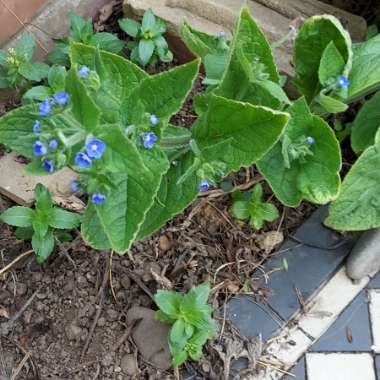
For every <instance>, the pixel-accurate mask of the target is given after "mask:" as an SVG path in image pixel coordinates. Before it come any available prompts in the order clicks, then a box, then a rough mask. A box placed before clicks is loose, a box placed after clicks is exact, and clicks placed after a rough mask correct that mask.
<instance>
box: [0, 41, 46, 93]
mask: <svg viewBox="0 0 380 380" xmlns="http://www.w3.org/2000/svg"><path fill="white" fill-rule="evenodd" d="M35 50H36V44H35V39H34V37H33V36H32V35H30V34H25V35H23V36H22V37H21V38H20V40H19V41H17V43H16V46H15V48H10V49H8V50H7V51H4V50H0V88H17V89H20V90H22V91H23V90H24V89H26V88H28V87H29V86H30V85H31V83H32V82H40V81H41V80H42V79H44V78H46V76H47V75H48V71H49V66H48V65H46V64H45V63H41V62H32V58H33V55H34V52H35Z"/></svg>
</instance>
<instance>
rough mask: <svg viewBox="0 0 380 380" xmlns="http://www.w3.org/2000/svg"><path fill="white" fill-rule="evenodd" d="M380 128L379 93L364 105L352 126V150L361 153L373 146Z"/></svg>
mask: <svg viewBox="0 0 380 380" xmlns="http://www.w3.org/2000/svg"><path fill="white" fill-rule="evenodd" d="M379 128H380V92H377V93H376V94H375V95H374V96H373V97H372V98H371V99H369V100H367V101H366V102H365V103H364V105H363V106H362V107H361V109H360V111H359V113H358V114H357V115H356V117H355V120H354V122H353V124H352V126H351V146H352V149H353V150H354V151H355V152H356V153H359V152H362V151H364V150H365V149H367V148H368V147H370V146H371V145H373V144H374V142H375V136H376V132H377V131H378V130H379Z"/></svg>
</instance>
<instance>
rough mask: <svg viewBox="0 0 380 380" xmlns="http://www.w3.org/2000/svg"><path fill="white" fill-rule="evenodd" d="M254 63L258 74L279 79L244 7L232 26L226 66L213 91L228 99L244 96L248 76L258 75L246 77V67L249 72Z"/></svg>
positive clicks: (263, 43) (259, 33) (265, 46)
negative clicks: (260, 70)
mask: <svg viewBox="0 0 380 380" xmlns="http://www.w3.org/2000/svg"><path fill="white" fill-rule="evenodd" d="M258 65H261V66H262V68H263V72H261V73H260V74H261V75H263V74H265V75H266V77H267V78H266V79H269V80H271V81H272V82H275V83H278V82H279V79H280V78H279V75H278V72H277V69H276V65H275V63H274V58H273V54H272V51H271V48H270V45H269V43H268V41H267V40H266V38H265V36H264V34H263V32H262V31H261V30H260V29H259V28H258V26H257V25H256V23H255V22H254V20H253V19H252V17H251V16H250V14H249V11H248V9H247V8H245V7H244V8H243V9H242V11H241V12H240V15H239V18H238V20H237V23H236V26H235V32H234V39H233V41H232V43H231V47H230V55H229V58H228V62H227V69H226V71H225V73H224V76H223V78H222V82H221V84H220V86H219V88H218V90H217V92H216V93H217V94H218V95H220V96H224V97H226V98H229V99H235V100H244V95H245V92H246V91H247V90H248V88H249V84H250V80H251V79H260V78H250V77H249V74H248V71H249V72H250V74H251V72H253V69H254V68H255V67H257V66H258ZM237 84H238V85H237Z"/></svg>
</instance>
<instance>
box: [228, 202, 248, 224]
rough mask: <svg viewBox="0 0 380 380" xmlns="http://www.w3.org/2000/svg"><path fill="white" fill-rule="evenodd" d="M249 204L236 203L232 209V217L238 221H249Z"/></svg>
mask: <svg viewBox="0 0 380 380" xmlns="http://www.w3.org/2000/svg"><path fill="white" fill-rule="evenodd" d="M248 206H249V203H248V202H244V201H236V202H234V203H233V205H232V207H231V213H232V216H234V217H235V218H236V219H240V220H247V219H248V218H249V207H248Z"/></svg>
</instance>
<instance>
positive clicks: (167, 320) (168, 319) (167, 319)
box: [154, 310, 176, 325]
mask: <svg viewBox="0 0 380 380" xmlns="http://www.w3.org/2000/svg"><path fill="white" fill-rule="evenodd" d="M154 319H156V320H157V321H160V322H163V323H169V324H171V325H172V324H173V323H174V322H175V321H176V318H172V317H170V316H169V315H168V314H165V313H164V312H163V311H161V310H157V311H156V313H155V314H154Z"/></svg>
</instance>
